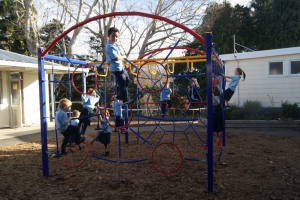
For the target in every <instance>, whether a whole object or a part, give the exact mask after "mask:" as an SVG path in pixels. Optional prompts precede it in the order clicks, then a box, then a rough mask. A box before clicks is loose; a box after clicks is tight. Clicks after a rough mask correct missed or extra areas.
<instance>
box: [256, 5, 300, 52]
mask: <svg viewBox="0 0 300 200" xmlns="http://www.w3.org/2000/svg"><path fill="white" fill-rule="evenodd" d="M251 7H252V8H253V9H254V29H255V32H256V37H255V43H256V45H257V49H259V50H265V49H276V48H286V47H294V46H299V45H300V27H299V22H300V13H299V10H300V1H299V0H254V1H253V2H252V4H251Z"/></svg>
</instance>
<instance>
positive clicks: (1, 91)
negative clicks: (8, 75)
mask: <svg viewBox="0 0 300 200" xmlns="http://www.w3.org/2000/svg"><path fill="white" fill-rule="evenodd" d="M0 104H3V87H2V72H0Z"/></svg>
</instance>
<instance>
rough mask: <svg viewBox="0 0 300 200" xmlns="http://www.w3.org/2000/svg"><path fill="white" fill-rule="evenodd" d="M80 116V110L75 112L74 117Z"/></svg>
mask: <svg viewBox="0 0 300 200" xmlns="http://www.w3.org/2000/svg"><path fill="white" fill-rule="evenodd" d="M79 115H80V112H79V110H73V112H72V117H79Z"/></svg>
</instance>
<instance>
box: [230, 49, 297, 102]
mask: <svg viewBox="0 0 300 200" xmlns="http://www.w3.org/2000/svg"><path fill="white" fill-rule="evenodd" d="M299 58H300V54H296V55H295V54H294V55H285V56H276V57H263V58H248V59H242V60H238V62H237V61H236V60H229V61H226V69H225V73H226V75H229V76H231V75H234V70H235V68H236V67H240V68H242V69H243V70H244V71H245V73H246V75H247V77H246V79H245V81H242V79H241V80H240V83H239V86H238V87H237V89H236V92H235V93H234V95H233V97H232V98H231V100H230V103H235V104H236V105H238V104H239V106H243V104H244V102H245V101H246V100H247V99H248V100H252V101H253V100H259V101H260V102H261V103H262V106H263V107H269V106H274V107H281V102H282V101H286V100H288V102H289V103H299V104H300V86H299V83H300V75H299V76H295V75H293V76H291V75H290V74H289V68H290V62H289V60H295V59H298V60H299ZM269 61H283V65H284V66H283V71H284V72H283V73H284V75H282V76H277V77H269V76H268V66H269V65H268V62H269ZM228 84H229V82H227V83H226V88H227V86H228ZM271 99H273V101H274V104H273V105H272V102H271Z"/></svg>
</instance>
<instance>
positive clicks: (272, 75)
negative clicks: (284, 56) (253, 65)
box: [268, 60, 284, 77]
mask: <svg viewBox="0 0 300 200" xmlns="http://www.w3.org/2000/svg"><path fill="white" fill-rule="evenodd" d="M279 62H281V63H282V74H270V71H271V70H270V63H279ZM283 76H284V60H272V61H270V60H269V61H268V77H283Z"/></svg>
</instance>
